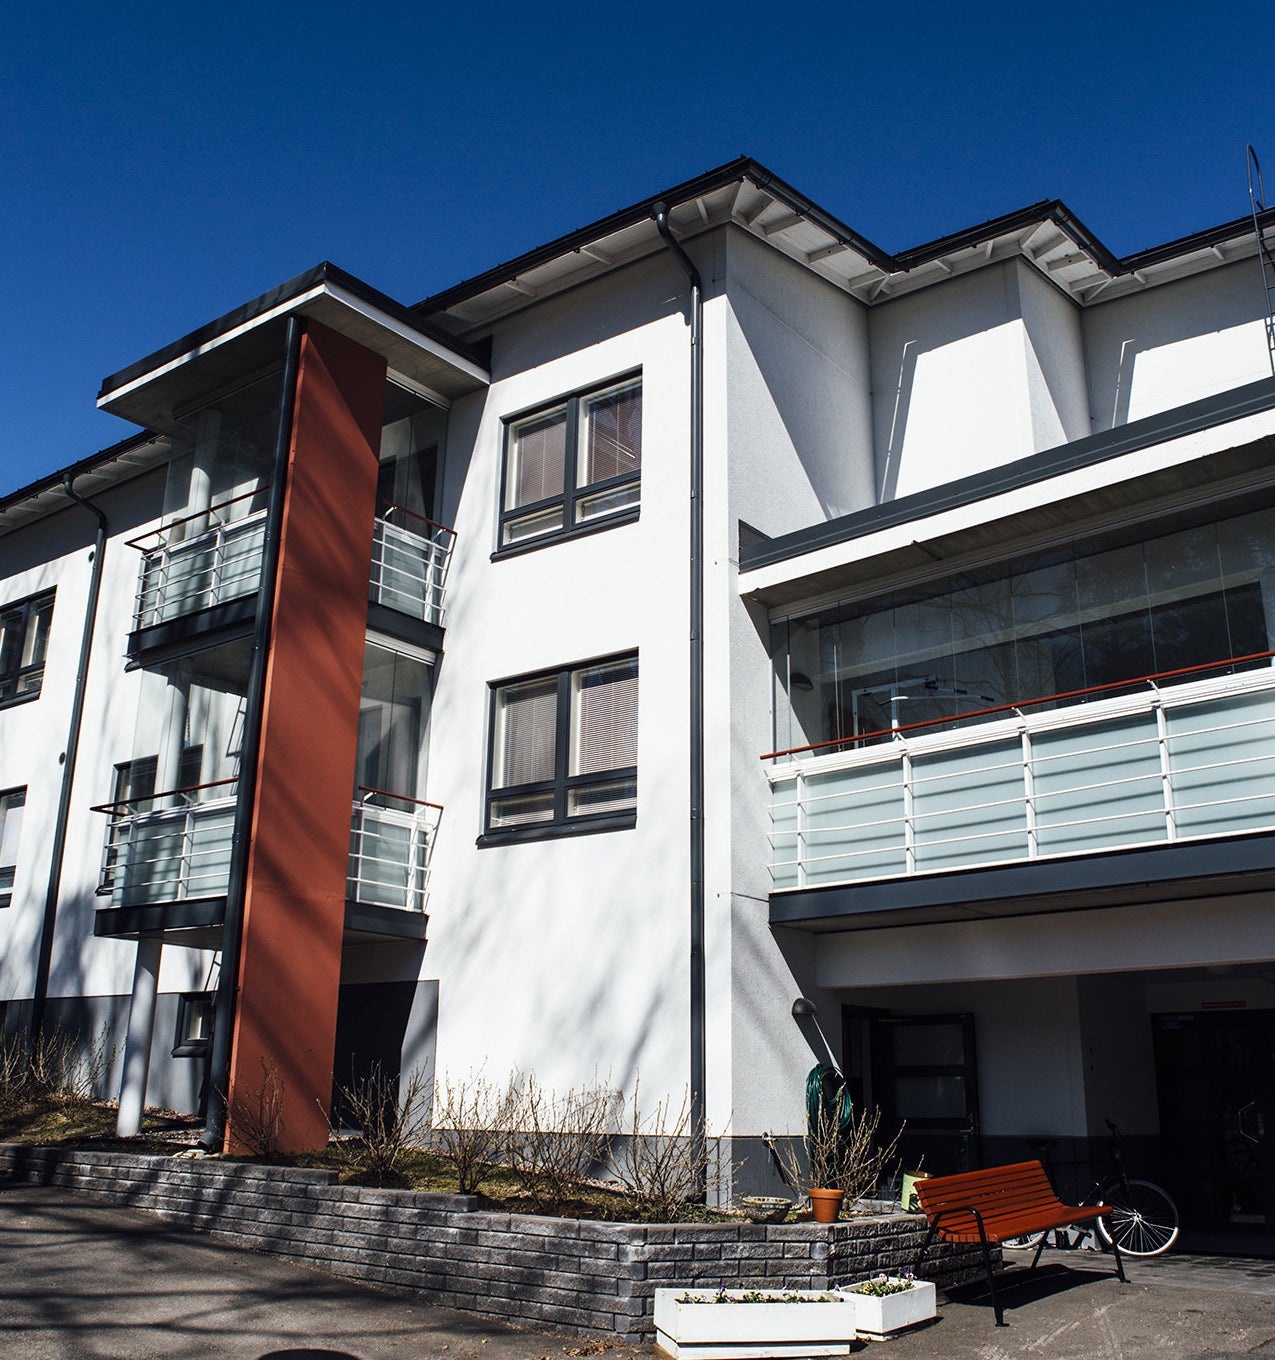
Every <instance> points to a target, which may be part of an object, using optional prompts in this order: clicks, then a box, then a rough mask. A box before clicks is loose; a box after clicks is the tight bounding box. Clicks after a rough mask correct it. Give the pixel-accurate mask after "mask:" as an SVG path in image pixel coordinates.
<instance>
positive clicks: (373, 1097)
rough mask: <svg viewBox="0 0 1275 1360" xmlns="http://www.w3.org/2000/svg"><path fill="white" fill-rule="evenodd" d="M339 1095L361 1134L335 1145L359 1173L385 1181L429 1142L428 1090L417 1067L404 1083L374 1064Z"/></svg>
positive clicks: (341, 1089) (427, 1085)
mask: <svg viewBox="0 0 1275 1360" xmlns="http://www.w3.org/2000/svg"><path fill="white" fill-rule="evenodd" d="M339 1093H340V1096H341V1099H342V1101H343V1103H344V1104H345V1107H346V1109H347V1111H348V1112H349V1115H350V1119H351V1122H352V1123H353V1124H354V1125H355V1127H356V1128H358V1129H359V1131H360V1132H359V1137H357V1138H347V1139H342V1140H340V1141H339V1142H338V1143H337V1145H336V1146H337V1147H338V1148H339V1149H340V1151H341V1153H342V1155H343V1156H344V1157H345V1158H346V1159H347V1160H348V1161H349V1162H350V1164H351V1165H352V1166H353V1167H355V1168H356V1169H357V1170H358V1171H360V1172H362V1173H365V1174H366V1175H368V1176H371V1177H374V1178H376V1179H377V1180H387V1179H389V1178H390V1177H391V1176H393V1174H394V1172H395V1171H396V1170H397V1168H398V1165H399V1163H400V1162H401V1161H402V1159H403V1157H404V1155H405V1154H406V1153H408V1152H410V1151H412V1150H414V1149H416V1148H419V1147H421V1146H423V1145H424V1143H425V1142H426V1141H427V1139H428V1136H429V1128H430V1104H429V1095H430V1086H429V1084H428V1082H427V1080H426V1077H425V1074H424V1073H423V1072H422V1071H421V1070H420V1069H419V1068H416V1069H414V1070H413V1071H412V1074H411V1076H409V1077H408V1078H407V1079H406V1080H404V1079H403V1078H401V1077H395V1076H392V1075H390V1073H388V1072H386V1071H385V1069H384V1068H383V1067H382V1066H381V1064H380V1063H373V1064H372V1069H371V1071H370V1072H369V1073H368V1074H367V1076H366V1077H364V1078H362V1079H361V1080H358V1081H354V1082H351V1084H350V1085H349V1086H348V1087H347V1086H342V1087H341V1088H340V1091H339Z"/></svg>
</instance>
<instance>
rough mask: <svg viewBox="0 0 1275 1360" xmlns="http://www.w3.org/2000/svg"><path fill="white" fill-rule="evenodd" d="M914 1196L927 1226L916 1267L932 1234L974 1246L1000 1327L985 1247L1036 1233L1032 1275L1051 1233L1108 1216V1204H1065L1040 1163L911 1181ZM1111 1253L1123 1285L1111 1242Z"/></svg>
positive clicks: (988, 1252) (1116, 1249)
mask: <svg viewBox="0 0 1275 1360" xmlns="http://www.w3.org/2000/svg"><path fill="white" fill-rule="evenodd" d="M916 1197H917V1200H918V1202H919V1203H920V1206H921V1210H922V1212H923V1213H924V1214H925V1217H926V1218H927V1219H928V1220H929V1223H930V1231H929V1233H928V1234H927V1235H926V1238H925V1242H924V1244H923V1245H922V1247H921V1250H920V1253H919V1254H918V1255H917V1258H916V1264H917V1268H918V1269H919V1268H920V1265H921V1258H922V1257H923V1256H924V1255H925V1253H926V1252H927V1251H928V1250H929V1246H930V1243H931V1242H932V1241H933V1240H934V1237H935V1235H936V1234H937V1235H938V1236H939V1237H941V1238H942V1239H943V1240H944V1241H945V1242H959V1243H974V1242H977V1243H978V1244H979V1246H980V1247H982V1249H983V1266H984V1268H985V1269H986V1271H987V1288H988V1291H989V1292H990V1294H991V1296H992V1308H993V1309H994V1310H995V1312H996V1325H997V1326H998V1327H1003V1326H1004V1325H1005V1317H1004V1310H1003V1309H1002V1307H1001V1303H1000V1299H999V1298H998V1297H997V1294H996V1281H995V1279H994V1277H993V1275H992V1254H991V1250H990V1248H991V1247H992V1246H993V1245H999V1244H1000V1243H1002V1242H1005V1241H1007V1240H1009V1239H1010V1238H1013V1237H1034V1236H1035V1235H1036V1234H1037V1233H1040V1234H1042V1236H1041V1240H1040V1245H1039V1246H1038V1247H1037V1248H1036V1255H1035V1256H1033V1257H1032V1263H1031V1268H1032V1269H1033V1270H1035V1269H1036V1263H1037V1261H1039V1260H1040V1253H1041V1251H1042V1250H1044V1246H1045V1242H1046V1241H1047V1240H1048V1234H1049V1232H1050V1231H1051V1230H1052V1229H1054V1228H1066V1227H1069V1226H1070V1225H1071V1224H1073V1223H1090V1222H1094V1221H1096V1220H1097V1219H1099V1218H1102V1217H1104V1216H1105V1215H1107V1214H1110V1213H1111V1206H1110V1205H1109V1204H1064V1203H1063V1202H1062V1201H1061V1200H1060V1199H1059V1198H1058V1196H1057V1195H1056V1194H1055V1193H1054V1187H1053V1186H1052V1185H1051V1184H1050V1183H1049V1177H1048V1176H1047V1175H1046V1174H1045V1168H1044V1167H1043V1166H1042V1165H1041V1164H1040V1163H1039V1162H1015V1163H1013V1165H1011V1166H989V1167H987V1168H986V1169H985V1170H983V1171H963V1172H961V1173H960V1174H959V1175H956V1176H931V1177H929V1178H928V1179H926V1180H918V1181H917V1182H916ZM1112 1250H1113V1251H1114V1252H1115V1254H1116V1274H1117V1275H1119V1277H1120V1278H1121V1280H1123V1279H1124V1278H1125V1274H1124V1263H1123V1262H1122V1261H1121V1259H1120V1248H1119V1247H1118V1246H1117V1245H1116V1244H1115V1243H1114V1242H1113V1243H1112Z"/></svg>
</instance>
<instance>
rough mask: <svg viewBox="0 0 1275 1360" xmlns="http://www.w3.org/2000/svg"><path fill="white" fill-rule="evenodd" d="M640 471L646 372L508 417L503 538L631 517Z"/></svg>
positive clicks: (516, 542)
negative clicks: (643, 390) (516, 416)
mask: <svg viewBox="0 0 1275 1360" xmlns="http://www.w3.org/2000/svg"><path fill="white" fill-rule="evenodd" d="M641 471H642V380H641V379H640V378H637V377H634V378H626V379H624V380H623V381H622V382H618V383H612V384H609V385H608V386H606V387H604V388H599V389H596V390H593V391H589V392H581V393H577V394H575V395H574V396H570V397H566V398H563V399H560V400H558V401H556V402H554V403H553V405H552V406H549V407H545V408H542V409H540V410H537V411H535V412H533V413H531V414H529V415H526V416H521V417H519V418H517V419H514V420H511V421H509V422H508V424H507V425H506V427H505V466H504V491H503V493H502V496H501V514H500V546H501V547H502V548H515V547H519V546H521V545H522V544H523V543H526V542H529V541H533V540H535V541H538V540H541V539H545V538H550V537H552V538H561V537H568V536H570V535H571V534H573V533H578V532H582V531H584V530H587V529H592V528H595V527H598V525H599V524H601V523H605V522H609V521H612V520H614V519H616V518H617V517H621V518H622V519H623V520H624V521H627V520H629V519H632V518H633V517H634V516H635V515H636V514H637V507H638V501H639V496H640V477H641Z"/></svg>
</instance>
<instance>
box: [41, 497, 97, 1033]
mask: <svg viewBox="0 0 1275 1360" xmlns="http://www.w3.org/2000/svg"><path fill="white" fill-rule="evenodd" d="M62 490H63V491H65V492H66V494H67V495H68V496H69V497H70V498H71V499H72V500H73V501H74V502H75V503H76V505H80V506H83V507H84V509H85V510H87V511H88V512H89V514H90V515H92V516H93V517H94V518H95V519H96V520H97V536H96V538H95V539H94V540H93V571H92V574H91V575H90V577H89V595H88V601H87V602H86V604H85V606H84V624H83V627H82V629H81V632H80V660H79V665H78V666H77V668H76V672H75V692H74V694H73V696H72V699H71V722H70V725H69V727H68V728H67V734H66V750H65V751H63V753H62V787H61V790H60V791H59V793H58V810H57V817H56V819H55V821H54V825H53V859H52V863H51V864H50V865H49V886H48V890H47V891H46V893H45V896H44V920H43V921H42V923H41V925H40V951H39V954H38V956H37V960H36V969H35V988H34V990H33V992H32V999H31V1026H30V1033H31V1041H32V1043H33V1044H34V1043H35V1042H36V1041H37V1040H38V1039H39V1037H40V1035H41V1033H42V1032H43V1030H44V1017H45V1012H46V1010H47V1009H48V1001H49V973H50V970H51V968H52V964H53V930H54V926H55V924H56V922H57V914H58V896H59V895H60V893H61V891H62V866H63V863H64V862H65V859H66V828H67V823H68V821H69V820H70V815H71V786H72V785H73V784H74V783H75V761H76V756H77V755H78V754H79V749H80V728H81V726H82V725H83V722H84V693H85V690H86V688H87V686H88V676H89V659H90V657H91V655H92V652H93V630H94V628H95V626H96V624H97V606H98V599H99V597H100V596H101V593H102V567H103V564H104V562H105V560H106V535H107V533H108V532H109V530H110V525H109V523H108V522H107V518H106V515H105V513H104V512H103V511H102V510H101V509H100V508H99V507H98V506H96V505H94V504H93V503H92V502H91V501H87V500H85V499H84V497H83V496H81V495H80V494H79V493H78V492H77V491H76V489H75V479H74V478H73V476H72V475H71V473H69V472H67V473H65V474H64V475H63V477H62Z"/></svg>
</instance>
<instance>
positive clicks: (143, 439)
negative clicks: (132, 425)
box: [0, 430, 165, 514]
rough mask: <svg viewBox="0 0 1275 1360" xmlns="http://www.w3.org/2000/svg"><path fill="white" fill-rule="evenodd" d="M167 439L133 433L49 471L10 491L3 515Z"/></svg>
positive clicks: (0, 506)
mask: <svg viewBox="0 0 1275 1360" xmlns="http://www.w3.org/2000/svg"><path fill="white" fill-rule="evenodd" d="M164 437H165V436H163V435H157V434H155V433H153V432H152V431H150V430H139V431H137V433H135V434H130V435H128V436H126V437H125V438H124V439H121V440H120V441H119V442H118V443H117V444H110V445H108V446H107V447H106V448H104V449H99V450H98V451H97V452H96V453H90V454H89V455H88V456H87V457H85V458H81V459H79V460H78V461H77V462H74V463H70V464H68V465H67V466H66V467H64V468H59V469H58V470H57V471H56V472H50V473H48V474H47V475H45V476H43V477H40V478H38V479H37V480H36V481H34V482H28V483H27V485H26V486H20V487H19V488H18V489H17V490H16V491H10V492H9V493H8V495H6V496H0V514H3V513H4V512H5V511H6V510H7V509H9V507H10V506H13V505H19V504H21V502H22V501H27V500H31V499H33V498H34V497H36V496H42V495H43V494H44V493H45V492H46V491H56V490H57V489H58V488H59V487H60V486H61V485H62V483H63V481H64V479H65V478H66V477H68V476H69V477H70V478H71V479H72V480H74V479H75V478H76V477H78V476H80V475H81V474H82V473H85V472H92V471H93V470H94V469H95V468H99V467H101V466H102V465H103V464H105V463H109V462H111V461H112V460H113V459H116V458H119V457H121V456H122V455H124V454H126V453H129V452H130V451H131V450H133V449H140V448H142V447H143V446H144V445H146V444H150V443H153V442H154V441H155V440H156V439H162V438H164ZM68 504H70V502H68Z"/></svg>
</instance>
